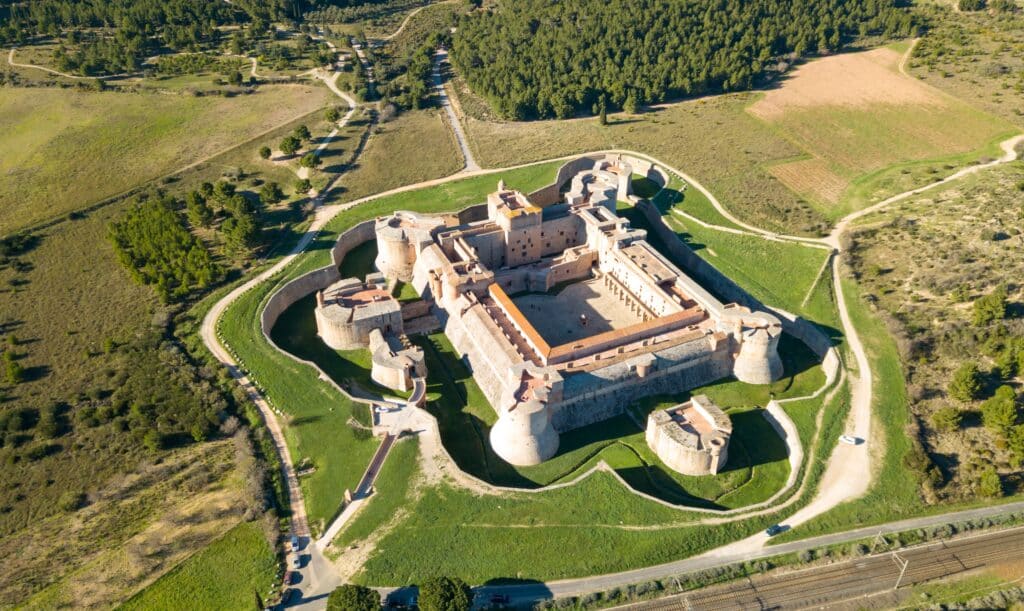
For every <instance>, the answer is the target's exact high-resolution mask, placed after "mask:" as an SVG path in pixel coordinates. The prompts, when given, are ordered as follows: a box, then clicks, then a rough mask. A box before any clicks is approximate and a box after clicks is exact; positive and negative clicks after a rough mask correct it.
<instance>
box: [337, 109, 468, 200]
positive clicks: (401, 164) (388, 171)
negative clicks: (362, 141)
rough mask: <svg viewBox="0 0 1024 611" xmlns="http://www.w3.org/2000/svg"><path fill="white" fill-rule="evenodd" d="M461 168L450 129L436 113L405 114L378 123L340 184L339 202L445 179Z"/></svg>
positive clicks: (433, 111) (418, 112) (437, 112)
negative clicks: (341, 189)
mask: <svg viewBox="0 0 1024 611" xmlns="http://www.w3.org/2000/svg"><path fill="white" fill-rule="evenodd" d="M461 167H462V159H461V156H460V155H459V151H458V148H456V145H455V142H454V140H453V136H452V133H451V130H450V129H449V128H448V125H447V124H446V123H445V122H444V119H442V117H441V113H440V112H439V111H437V110H421V111H409V112H404V113H402V114H400V115H399V116H398V118H396V119H394V120H392V121H389V122H388V123H383V124H380V125H379V126H378V127H377V128H376V130H375V133H374V134H373V136H372V137H371V138H370V141H369V142H368V143H367V145H366V150H365V151H364V152H363V154H362V155H361V156H360V158H359V161H358V162H357V163H356V165H355V167H354V168H353V169H352V171H351V172H349V173H348V174H347V175H346V176H345V178H344V180H343V181H342V186H343V187H344V189H343V191H341V193H340V197H339V199H340V201H352V200H354V199H359V198H361V197H365V196H367V195H371V194H373V193H379V192H381V191H386V190H388V189H393V188H395V187H401V186H404V185H410V184H414V183H417V182H421V181H424V180H428V179H431V178H440V177H442V176H448V175H449V174H453V173H455V172H456V171H458V170H459V169H460V168H461Z"/></svg>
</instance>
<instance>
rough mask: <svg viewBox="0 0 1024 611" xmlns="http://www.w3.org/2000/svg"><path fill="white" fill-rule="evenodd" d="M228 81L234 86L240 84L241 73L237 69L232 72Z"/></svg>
mask: <svg viewBox="0 0 1024 611" xmlns="http://www.w3.org/2000/svg"><path fill="white" fill-rule="evenodd" d="M228 83H230V84H232V85H234V86H235V87H240V86H241V85H242V73H241V72H239V71H237V70H236V71H234V72H232V73H231V76H229V77H228Z"/></svg>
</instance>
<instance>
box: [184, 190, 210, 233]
mask: <svg viewBox="0 0 1024 611" xmlns="http://www.w3.org/2000/svg"><path fill="white" fill-rule="evenodd" d="M185 214H186V215H187V216H188V222H189V223H192V226H193V227H209V226H210V223H211V222H213V209H212V208H210V205H209V204H207V203H206V198H205V197H203V194H202V193H200V192H199V191H191V192H190V193H188V194H186V195H185Z"/></svg>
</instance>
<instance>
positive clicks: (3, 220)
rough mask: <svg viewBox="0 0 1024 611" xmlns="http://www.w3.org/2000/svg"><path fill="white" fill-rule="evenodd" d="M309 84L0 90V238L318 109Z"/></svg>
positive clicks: (320, 99)
mask: <svg viewBox="0 0 1024 611" xmlns="http://www.w3.org/2000/svg"><path fill="white" fill-rule="evenodd" d="M328 95H330V92H328V91H327V90H326V89H325V88H324V87H320V86H314V85H295V86H273V87H261V88H260V89H258V90H257V93H255V94H253V95H246V96H238V97H234V98H222V97H200V98H193V97H186V96H176V95H161V94H128V93H87V92H81V91H73V90H60V89H39V88H33V89H19V88H4V89H2V90H0V131H2V132H3V133H4V134H5V137H4V138H3V141H2V143H0V176H2V178H0V210H2V211H3V212H2V214H0V232H3V233H6V232H8V231H10V230H12V229H16V228H18V227H23V226H26V225H29V224H32V223H36V222H39V221H41V220H44V219H49V218H52V217H54V216H58V215H60V214H63V213H66V212H68V211H71V210H74V209H76V208H82V207H84V206H87V205H89V204H91V203H93V202H96V201H98V200H100V199H103V198H105V197H108V196H110V195H114V194H116V193H118V192H120V191H123V190H125V189H128V188H130V187H132V186H134V185H137V184H139V183H140V182H141V181H145V180H149V179H152V178H155V177H158V176H161V175H163V174H166V173H168V172H170V171H172V170H174V169H176V168H179V167H181V166H184V165H187V164H189V163H192V162H193V161H196V160H198V159H200V158H204V157H207V156H209V155H211V154H213V153H215V152H217V151H219V150H222V149H225V148H228V147H230V146H232V145H234V144H236V143H238V142H239V141H241V140H245V139H248V138H251V137H252V136H254V135H256V134H257V133H259V132H261V131H263V130H265V129H268V128H270V127H273V126H274V125H277V124H279V123H283V122H285V121H286V120H288V119H290V118H292V117H296V116H299V115H302V114H305V113H307V112H309V111H311V110H314V109H316V108H319V107H321V106H323V105H324V103H325V100H326V99H327V96H328Z"/></svg>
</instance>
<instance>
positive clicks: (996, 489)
mask: <svg viewBox="0 0 1024 611" xmlns="http://www.w3.org/2000/svg"><path fill="white" fill-rule="evenodd" d="M978 494H980V495H981V496H985V497H989V498H995V497H1000V496H1003V483H1002V481H1000V479H999V474H998V473H996V468H995V467H993V466H992V465H989V466H987V467H985V468H984V469H983V470H982V472H981V475H980V476H979V477H978Z"/></svg>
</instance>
